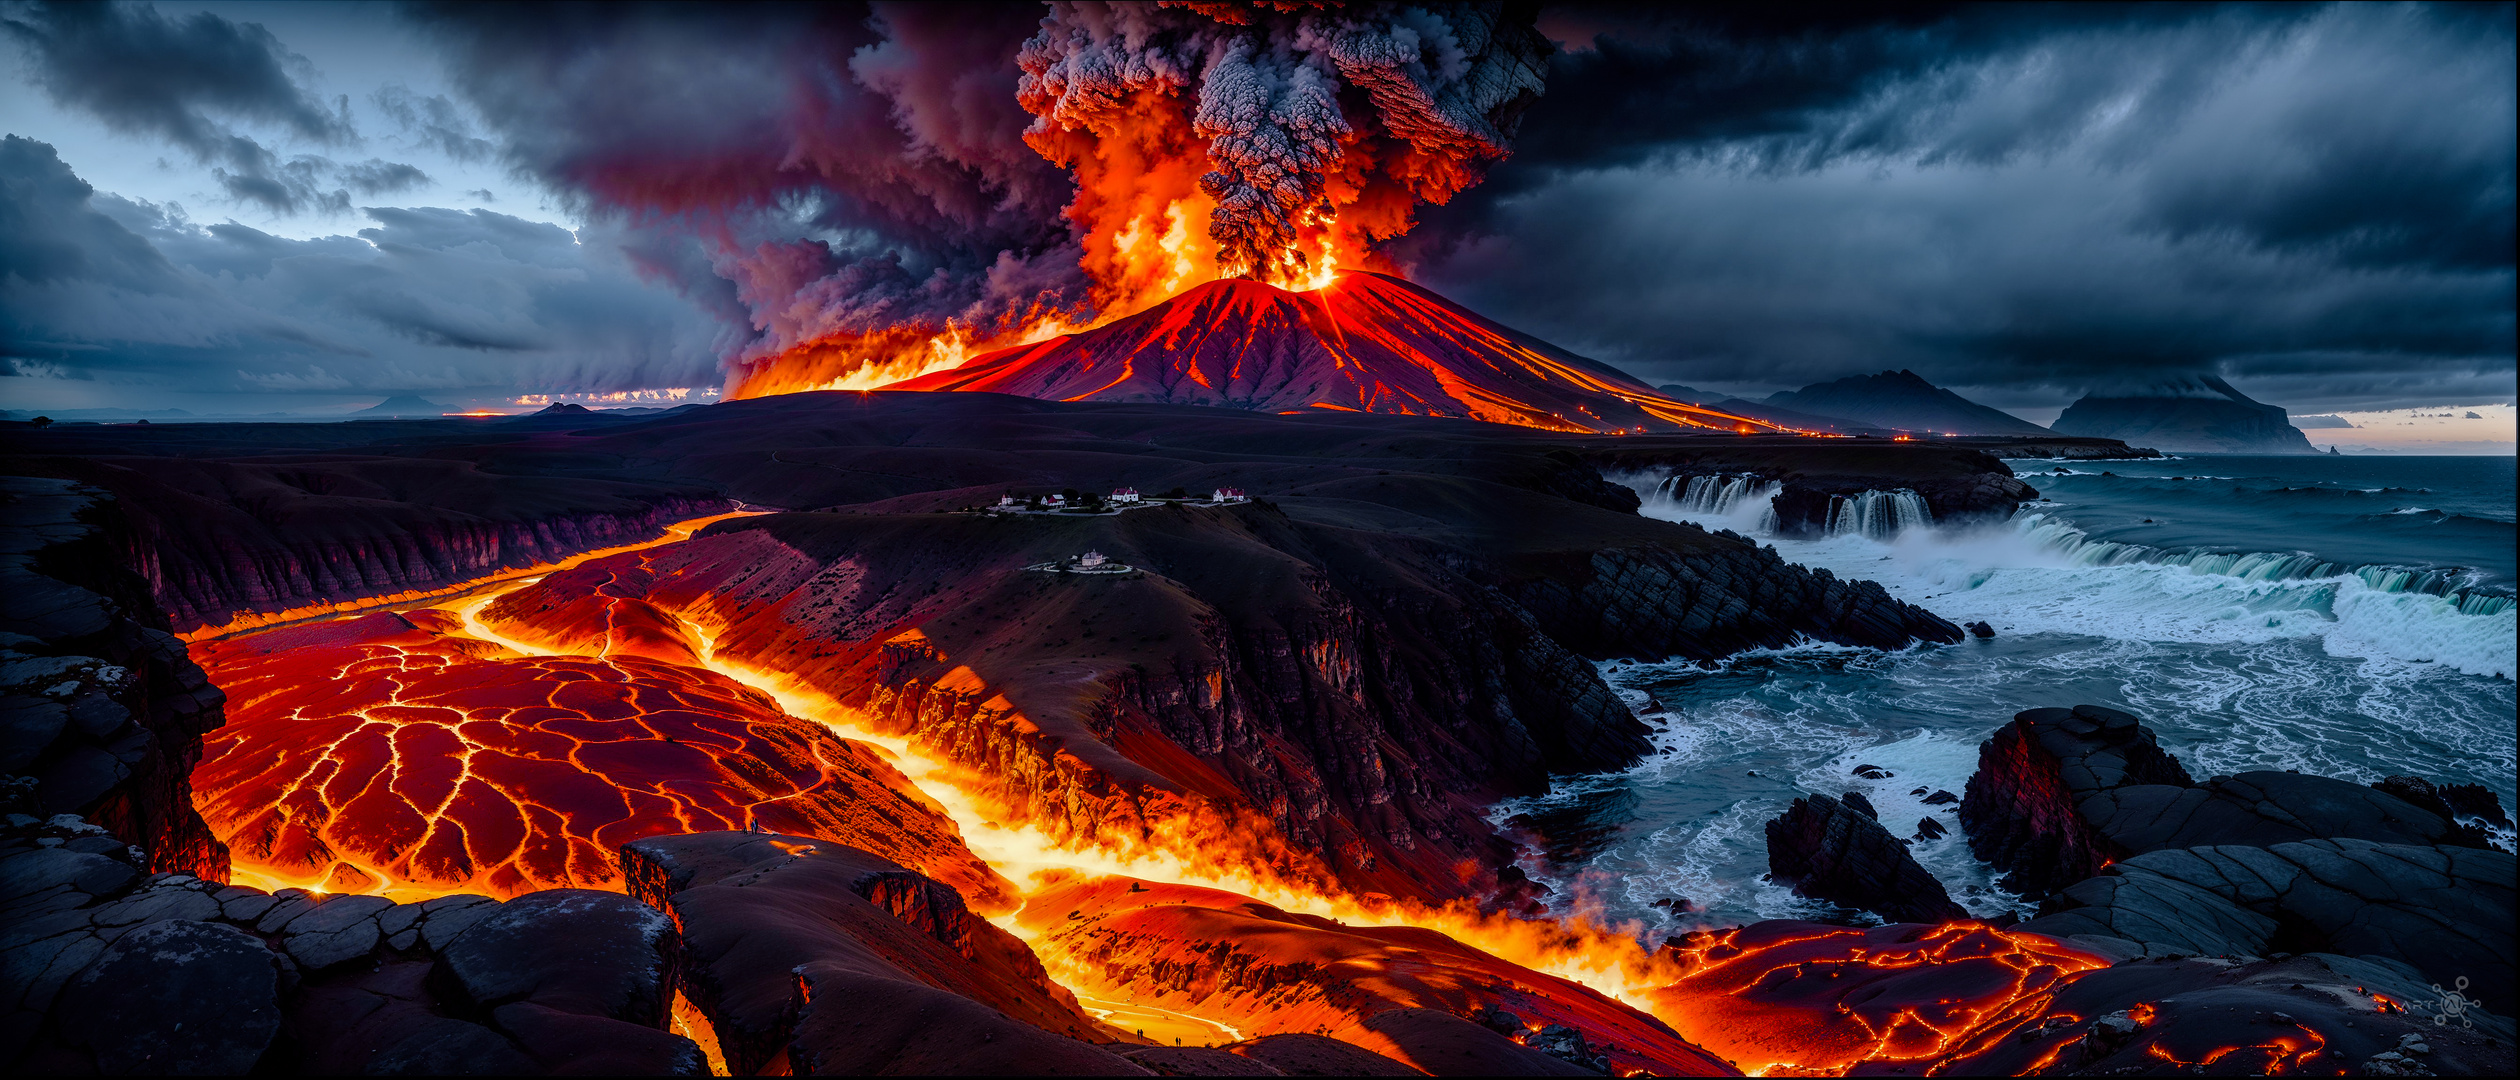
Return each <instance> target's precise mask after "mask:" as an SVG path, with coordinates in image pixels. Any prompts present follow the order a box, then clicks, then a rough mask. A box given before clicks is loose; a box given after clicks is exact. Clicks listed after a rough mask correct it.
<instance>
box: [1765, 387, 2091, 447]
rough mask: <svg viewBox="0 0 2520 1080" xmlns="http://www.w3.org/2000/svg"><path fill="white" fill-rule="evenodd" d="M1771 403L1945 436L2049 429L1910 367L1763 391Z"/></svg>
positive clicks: (2034, 432)
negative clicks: (1966, 395) (1933, 380)
mask: <svg viewBox="0 0 2520 1080" xmlns="http://www.w3.org/2000/svg"><path fill="white" fill-rule="evenodd" d="M1767 404H1768V405H1769V406H1771V407H1775V408H1782V409H1792V410H1796V411H1799V412H1805V413H1817V414H1822V415H1826V416H1843V417H1846V418H1847V419H1849V420H1853V421H1856V422H1857V423H1861V424H1870V425H1872V426H1875V427H1882V428H1891V429H1895V430H1900V431H1930V432H1934V433H1937V434H1948V435H2050V434H2054V433H2053V432H2051V431H2049V430H2048V429H2046V428H2043V427H2040V426H2039V425H2037V424H2033V423H2031V422H2029V421H2027V420H2024V419H2022V418H2020V417H2018V416H2014V415H2013V414H2011V413H2008V412H2005V411H2003V410H2002V409H1996V408H1990V407H1988V406H1985V405H1980V404H1978V403H1977V402H1974V401H1971V400H1969V399H1967V398H1964V397H1961V396H1960V395H1958V394H1955V393H1952V392H1951V391H1949V390H1945V389H1943V388H1942V387H1939V386H1936V385H1934V384H1932V383H1929V382H1926V381H1925V379H1924V377H1923V376H1920V375H1918V374H1917V373H1915V372H1913V371H1885V372H1882V373H1880V374H1878V375H1854V376H1849V377H1847V378H1843V379H1838V380H1836V381H1834V382H1824V383H1814V384H1812V385H1810V386H1806V387H1803V388H1802V389H1800V390H1791V391H1787V392H1785V393H1781V394H1771V395H1769V396H1768V399H1767Z"/></svg>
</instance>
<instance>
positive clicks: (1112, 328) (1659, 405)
mask: <svg viewBox="0 0 2520 1080" xmlns="http://www.w3.org/2000/svg"><path fill="white" fill-rule="evenodd" d="M891 388H892V389H897V390H989V391H995V392H998V393H1002V394H1020V395H1022V396H1024V397H1033V398H1046V399H1049V400H1053V401H1146V402H1165V403H1170V404H1177V405H1222V406H1226V407H1228V408H1237V409H1253V410H1257V411H1262V412H1293V411H1298V410H1305V409H1338V410H1345V411H1349V412H1370V413H1400V414H1404V415H1411V416H1466V417H1470V418H1473V419H1478V420H1487V421H1491V422H1494V423H1500V424H1517V425H1521V426H1523V427H1537V428H1550V429H1554V430H1559V431H1596V432H1609V431H1628V430H1634V429H1638V428H1642V429H1644V430H1647V431H1684V430H1690V429H1700V430H1714V431H1766V430H1770V428H1771V427H1772V425H1769V424H1765V423H1761V422H1759V421H1756V420H1751V419H1749V418H1747V417H1741V416H1734V415H1731V414H1727V413H1721V412H1717V411H1714V410H1711V409H1705V408H1700V407H1698V406H1694V405H1688V404H1684V403H1682V402H1678V401H1674V400H1672V399H1670V398H1668V397H1665V396H1664V395H1663V394H1661V393H1660V392H1658V391H1656V390H1654V389H1653V388H1652V387H1649V386H1647V385H1645V384H1644V383H1642V382H1638V381H1637V380H1636V379H1634V378H1632V377H1630V376H1628V375H1627V374H1626V373H1624V372H1621V371H1619V370H1617V369H1616V368H1612V367H1610V366H1608V365H1605V364H1602V363H1599V362H1596V361H1593V360H1587V359H1585V358H1583V357H1581V356H1577V355H1575V354H1574V353H1571V352H1568V351H1566V350H1564V349H1561V348H1558V347H1557V346H1555V345H1551V344H1549V343H1548V342H1545V341H1542V340H1540V339H1538V338H1535V337H1532V336H1531V335H1529V334H1525V333H1522V332H1520V331H1517V330H1513V329H1511V328H1508V327H1505V326H1501V325H1499V324H1497V323H1495V322H1491V321H1489V320H1487V319H1485V318H1481V317H1480V316H1478V315H1477V314H1474V313H1472V312H1471V311H1470V310H1468V309H1466V308H1463V307H1461V306H1460V305H1457V304H1454V303H1453V302H1451V301H1449V300H1446V299H1444V298H1443V297H1441V296H1437V295H1435V294H1434V293H1432V292H1428V291H1427V290H1425V289H1422V288H1419V287H1417V286H1415V285H1412V284H1409V283H1408V282H1405V281H1402V280H1400V279H1398V278H1394V277H1386V276H1384V275H1381V274H1370V273H1362V272H1359V273H1351V274H1347V275H1344V276H1342V277H1341V278H1340V279H1339V281H1338V283H1337V284H1335V285H1332V286H1330V287H1328V288H1323V289H1317V290H1314V291H1311V292H1300V293H1299V292H1288V291H1286V290H1284V289H1280V288H1277V287H1275V286H1272V285H1267V284H1263V283H1261V282H1257V281H1246V280H1226V281H1214V282H1210V283H1208V284H1205V285H1201V286H1199V287H1198V288H1195V289H1192V290H1190V291H1189V292H1186V293H1183V294H1181V295H1180V296H1177V297H1174V298H1173V299H1171V300H1167V301H1165V302H1164V303H1161V304H1157V305H1156V306H1154V307H1151V308H1148V309H1146V310H1145V311H1141V312H1139V313H1137V314H1135V315H1132V316H1130V317H1128V318H1125V319H1122V320H1120V321H1118V322H1115V323H1112V324H1110V325H1108V326H1103V327H1098V328H1095V329H1093V330H1088V331H1085V332H1084V333H1080V334H1071V335H1068V336H1066V337H1061V338H1053V339H1051V340H1049V341H1044V342H1039V343H1037V344H1032V345H1024V346H1019V347H1016V348H1013V349H1004V350H1000V351H998V352H994V353H989V354H987V355H984V356H981V357H978V358H976V359H974V360H972V361H971V362H969V363H967V364H964V365H963V366H961V367H958V368H955V369H953V370H951V371H940V372H935V373H932V374H929V375H923V376H920V377H918V378H915V379H911V380H908V381H906V382H901V383H896V384H894V386H893V387H891Z"/></svg>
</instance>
